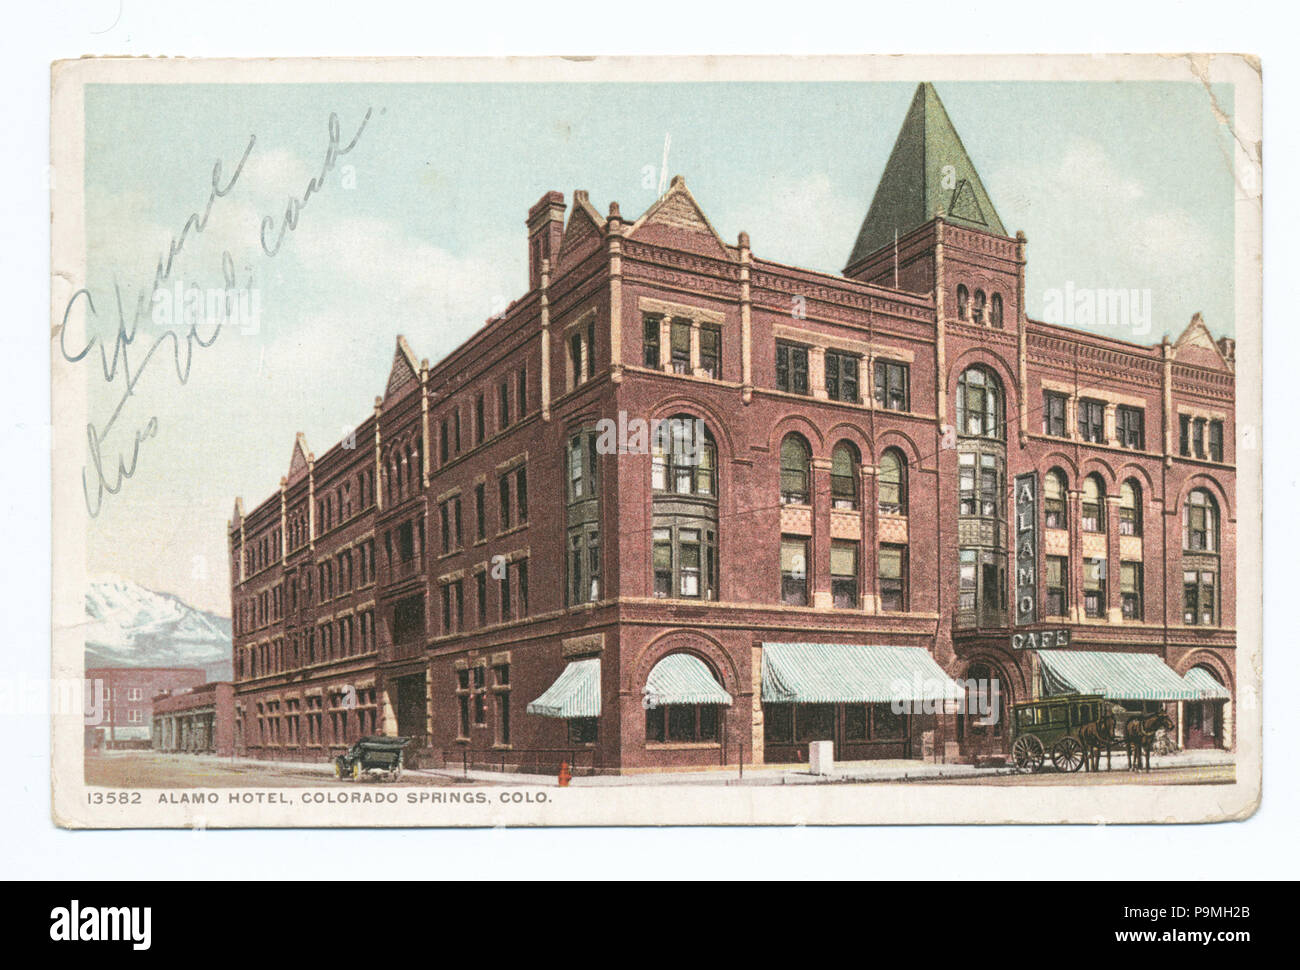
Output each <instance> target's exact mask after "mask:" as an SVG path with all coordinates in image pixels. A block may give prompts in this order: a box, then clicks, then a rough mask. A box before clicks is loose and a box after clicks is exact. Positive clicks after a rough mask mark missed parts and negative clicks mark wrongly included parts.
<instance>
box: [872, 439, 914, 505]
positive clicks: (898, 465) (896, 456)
mask: <svg viewBox="0 0 1300 970" xmlns="http://www.w3.org/2000/svg"><path fill="white" fill-rule="evenodd" d="M877 477H878V481H879V489H880V511H881V512H882V513H883V514H885V515H906V514H907V463H906V462H905V461H904V460H903V454H902V452H900V451H899V450H898V449H897V448H890V449H888V450H886V451H885V453H884V454H883V455H881V456H880V474H879V475H878V476H877Z"/></svg>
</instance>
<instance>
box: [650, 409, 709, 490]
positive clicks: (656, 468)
mask: <svg viewBox="0 0 1300 970" xmlns="http://www.w3.org/2000/svg"><path fill="white" fill-rule="evenodd" d="M716 470H717V446H716V445H715V444H714V441H713V435H712V434H710V433H709V429H708V428H707V427H705V424H704V422H703V421H701V420H700V419H699V418H694V417H691V416H690V415H689V414H678V415H675V416H674V417H671V418H669V419H668V420H667V421H663V422H661V423H660V424H659V427H658V429H657V430H656V432H655V444H654V454H653V460H652V463H651V484H652V485H653V486H654V489H655V491H657V492H675V493H677V494H678V495H703V496H706V497H707V496H713V495H716V494H717V476H716Z"/></svg>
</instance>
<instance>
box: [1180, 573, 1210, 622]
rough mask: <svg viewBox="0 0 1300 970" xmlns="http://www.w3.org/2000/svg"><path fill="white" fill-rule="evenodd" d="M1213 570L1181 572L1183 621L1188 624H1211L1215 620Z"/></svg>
mask: <svg viewBox="0 0 1300 970" xmlns="http://www.w3.org/2000/svg"><path fill="white" fill-rule="evenodd" d="M1215 579H1216V576H1215V574H1214V571H1213V570H1197V571H1191V570H1189V571H1188V572H1185V573H1183V622H1184V623H1186V624H1187V625H1189V626H1213V625H1214V622H1215V616H1216V611H1215V606H1216V603H1215V595H1214V592H1215V586H1216V585H1217V584H1216V583H1215Z"/></svg>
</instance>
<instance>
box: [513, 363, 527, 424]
mask: <svg viewBox="0 0 1300 970" xmlns="http://www.w3.org/2000/svg"><path fill="white" fill-rule="evenodd" d="M515 405H516V406H517V407H518V408H519V417H521V418H522V417H523V416H524V415H526V414H527V413H528V367H527V365H525V366H523V367H521V368H519V370H518V371H516V372H515Z"/></svg>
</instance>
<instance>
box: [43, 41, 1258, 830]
mask: <svg viewBox="0 0 1300 970" xmlns="http://www.w3.org/2000/svg"><path fill="white" fill-rule="evenodd" d="M51 78H52V91H53V101H52V119H51V124H52V158H51V168H50V172H51V199H52V212H51V216H52V228H53V254H52V255H53V259H52V266H53V276H52V279H51V314H52V317H51V345H52V360H53V363H52V393H53V413H54V416H55V417H54V427H53V429H52V436H53V437H52V445H53V451H52V455H53V485H52V488H53V504H54V517H53V555H54V583H53V601H52V604H51V610H52V619H53V644H52V664H51V685H50V693H51V700H52V716H51V737H52V745H53V754H54V757H53V771H52V812H53V817H54V820H55V822H56V824H58V825H61V826H65V827H69V828H139V827H172V828H228V827H254V826H266V827H290V826H374V827H386V826H498V825H508V826H534V825H566V826H574V825H632V824H635V825H647V824H662V825H687V824H690V825H699V824H715V825H754V824H764V825H791V824H816V825H838V824H863V823H882V824H895V823H898V824H902V823H1004V822H1037V823H1079V824H1095V823H1108V824H1110V823H1130V822H1214V821H1226V820H1240V819H1244V818H1247V817H1249V816H1250V815H1251V814H1253V812H1254V811H1255V809H1256V808H1257V807H1258V804H1259V799H1260V795H1261V791H1262V775H1261V772H1262V763H1261V757H1260V752H1261V738H1262V732H1261V711H1260V704H1261V697H1262V694H1261V682H1262V676H1263V674H1262V632H1261V592H1260V591H1261V582H1260V579H1261V524H1262V519H1261V480H1260V470H1261V466H1262V453H1261V452H1262V446H1261V418H1262V411H1261V360H1262V345H1261V277H1260V272H1261V270H1260V265H1261V263H1260V254H1261V249H1260V246H1261V209H1260V159H1261V153H1262V148H1261V146H1262V141H1261V138H1262V132H1261V114H1260V98H1261V74H1260V64H1259V61H1258V59H1257V58H1253V57H1251V56H1249V55H1182V56H1156V55H1149V56H1131V55H1130V56H1123V55H1106V56H1019V57H921V56H907V57H894V58H884V57H839V58H823V59H819V60H817V61H815V62H813V61H809V60H806V59H795V58H782V57H750V58H707V59H706V58H663V59H661V58H632V59H618V58H595V59H591V60H585V61H574V60H565V59H530V58H522V59H488V58H482V59H459V60H451V59H445V60H440V59H375V60H364V59H355V60H329V59H313V60H298V61H295V60H158V59H123V58H86V59H79V60H69V61H59V62H56V63H55V64H53V65H52V68H51ZM575 184H576V186H577V187H575Z"/></svg>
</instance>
